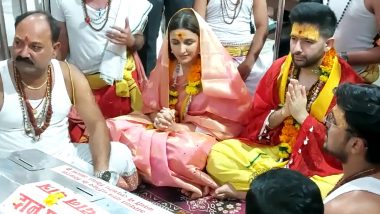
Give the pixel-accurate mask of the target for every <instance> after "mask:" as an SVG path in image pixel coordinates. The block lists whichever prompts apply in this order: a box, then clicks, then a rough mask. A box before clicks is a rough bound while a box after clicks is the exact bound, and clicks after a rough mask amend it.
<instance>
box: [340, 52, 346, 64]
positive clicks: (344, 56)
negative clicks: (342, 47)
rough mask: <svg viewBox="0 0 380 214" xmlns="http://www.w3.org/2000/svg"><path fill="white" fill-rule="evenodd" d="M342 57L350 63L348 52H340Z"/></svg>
mask: <svg viewBox="0 0 380 214" xmlns="http://www.w3.org/2000/svg"><path fill="white" fill-rule="evenodd" d="M339 55H340V57H341V58H342V59H344V60H345V61H346V62H348V55H347V52H346V51H342V52H340V54H339Z"/></svg>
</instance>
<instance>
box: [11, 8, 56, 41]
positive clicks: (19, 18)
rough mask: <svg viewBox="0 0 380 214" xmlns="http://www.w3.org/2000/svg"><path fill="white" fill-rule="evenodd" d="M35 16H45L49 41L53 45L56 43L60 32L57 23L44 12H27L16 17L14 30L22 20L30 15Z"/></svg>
mask: <svg viewBox="0 0 380 214" xmlns="http://www.w3.org/2000/svg"><path fill="white" fill-rule="evenodd" d="M35 14H41V15H44V16H45V18H46V21H47V22H48V23H49V26H50V30H51V40H52V42H53V43H55V42H57V41H58V38H59V33H60V31H61V30H60V28H59V26H58V21H57V20H56V19H54V18H53V16H51V15H50V14H49V13H47V12H45V11H42V10H36V11H28V12H26V13H23V14H21V15H19V16H17V17H16V21H15V28H16V27H17V25H18V24H20V22H21V21H22V20H24V19H25V18H27V17H29V16H31V15H35Z"/></svg>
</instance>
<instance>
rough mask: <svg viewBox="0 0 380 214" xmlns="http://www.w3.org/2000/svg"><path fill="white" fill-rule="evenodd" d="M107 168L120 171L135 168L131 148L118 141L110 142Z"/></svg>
mask: <svg viewBox="0 0 380 214" xmlns="http://www.w3.org/2000/svg"><path fill="white" fill-rule="evenodd" d="M109 168H110V169H111V168H112V170H113V171H117V172H120V173H124V172H128V171H132V170H135V168H136V167H135V165H134V163H133V157H132V153H131V150H130V149H129V148H128V147H127V146H126V145H125V144H122V143H120V142H115V141H112V142H111V155H110V164H109Z"/></svg>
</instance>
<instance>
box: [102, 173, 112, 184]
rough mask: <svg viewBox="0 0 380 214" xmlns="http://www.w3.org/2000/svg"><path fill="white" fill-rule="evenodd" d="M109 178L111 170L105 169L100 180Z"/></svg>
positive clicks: (108, 179)
mask: <svg viewBox="0 0 380 214" xmlns="http://www.w3.org/2000/svg"><path fill="white" fill-rule="evenodd" d="M110 179H111V172H110V171H105V172H104V173H103V175H102V180H104V181H107V182H109V181H110Z"/></svg>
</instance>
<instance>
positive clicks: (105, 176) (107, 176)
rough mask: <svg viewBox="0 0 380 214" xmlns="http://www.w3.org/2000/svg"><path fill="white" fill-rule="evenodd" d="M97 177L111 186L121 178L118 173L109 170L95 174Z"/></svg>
mask: <svg viewBox="0 0 380 214" xmlns="http://www.w3.org/2000/svg"><path fill="white" fill-rule="evenodd" d="M95 177H97V178H100V179H102V180H103V181H106V182H108V183H111V184H115V183H116V182H117V180H118V178H119V176H118V173H117V172H113V171H108V170H105V171H97V172H95Z"/></svg>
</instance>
